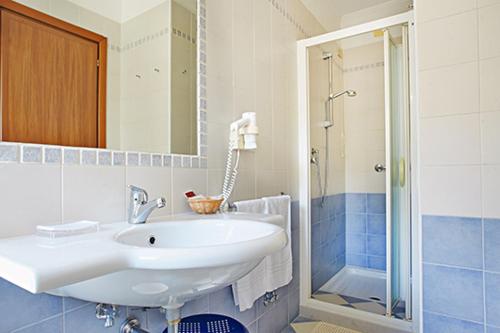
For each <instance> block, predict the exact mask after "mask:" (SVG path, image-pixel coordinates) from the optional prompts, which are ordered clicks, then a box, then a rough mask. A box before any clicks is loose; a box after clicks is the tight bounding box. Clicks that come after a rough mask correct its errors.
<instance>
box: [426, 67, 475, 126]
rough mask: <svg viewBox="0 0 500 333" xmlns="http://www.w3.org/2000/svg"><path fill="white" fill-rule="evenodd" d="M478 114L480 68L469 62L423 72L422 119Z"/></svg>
mask: <svg viewBox="0 0 500 333" xmlns="http://www.w3.org/2000/svg"><path fill="white" fill-rule="evenodd" d="M473 112H479V64H478V63H477V62H469V63H465V64H459V65H454V66H449V67H441V68H438V69H433V70H427V71H422V72H420V115H421V116H422V117H433V116H443V115H451V114H465V113H473Z"/></svg>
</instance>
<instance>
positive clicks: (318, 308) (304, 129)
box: [297, 10, 422, 332]
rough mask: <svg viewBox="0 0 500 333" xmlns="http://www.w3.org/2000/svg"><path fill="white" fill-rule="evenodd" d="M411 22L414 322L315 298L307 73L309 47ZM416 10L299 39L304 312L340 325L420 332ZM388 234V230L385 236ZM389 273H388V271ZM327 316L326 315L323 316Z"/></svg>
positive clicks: (302, 311) (412, 305)
mask: <svg viewBox="0 0 500 333" xmlns="http://www.w3.org/2000/svg"><path fill="white" fill-rule="evenodd" d="M401 24H407V25H408V43H409V76H410V78H409V86H410V89H409V94H410V142H411V147H410V149H411V155H410V165H411V169H412V170H413V172H411V174H410V177H411V178H410V179H411V183H412V184H414V186H412V188H411V212H410V214H411V218H412V225H411V234H412V242H411V244H410V246H411V252H412V257H411V263H410V265H411V270H412V281H411V282H412V284H411V289H412V294H411V308H412V322H408V321H404V320H400V319H394V318H390V317H386V316H381V315H378V314H374V313H370V312H363V311H360V310H356V309H351V308H347V307H343V306H340V305H336V304H330V303H326V302H322V301H319V300H317V299H314V298H312V295H311V294H312V293H311V227H310V226H311V204H310V202H311V176H310V168H311V166H310V159H309V152H310V149H311V146H310V118H309V73H308V67H309V66H308V64H309V61H308V48H309V47H313V46H318V45H320V44H324V43H328V42H332V41H336V40H341V39H344V38H348V37H353V36H357V35H360V34H364V33H370V32H373V31H375V30H381V29H385V28H388V27H391V26H396V25H401ZM414 24H415V23H414V13H413V10H411V11H408V12H406V13H402V14H398V15H394V16H391V17H387V18H383V19H379V20H375V21H372V22H368V23H364V24H360V25H356V26H353V27H349V28H344V29H341V30H337V31H333V32H330V33H326V34H322V35H319V36H315V37H311V38H308V39H303V40H300V41H298V42H297V70H298V72H297V75H298V76H297V83H298V94H297V95H298V111H299V119H298V120H299V147H298V148H299V193H300V249H301V250H300V311H301V314H305V315H310V316H312V317H314V318H318V319H322V317H323V318H325V317H328V318H333V319H335V320H336V322H337V323H338V324H341V325H342V323H343V322H342V320H344V321H345V324H346V325H348V324H349V323H352V319H354V318H356V319H357V320H361V321H363V322H364V323H365V324H366V323H367V324H371V325H373V324H375V325H379V326H382V327H390V328H393V329H395V330H402V331H408V332H422V318H421V315H420V309H421V299H422V297H421V296H422V295H421V293H422V292H421V279H422V278H421V269H420V258H421V237H420V225H421V223H420V216H419V213H418V212H419V209H418V207H419V200H418V198H419V196H418V170H419V169H418V164H417V163H418V160H417V152H418V149H417V148H418V147H417V142H418V116H417V112H416V111H417V98H416V96H417V91H416V86H417V85H416V74H417V72H416V53H415V25H414ZM387 237H390V235H387ZM387 274H390V272H387ZM323 320H325V319H323Z"/></svg>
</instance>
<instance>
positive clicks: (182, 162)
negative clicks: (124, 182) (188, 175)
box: [0, 142, 207, 169]
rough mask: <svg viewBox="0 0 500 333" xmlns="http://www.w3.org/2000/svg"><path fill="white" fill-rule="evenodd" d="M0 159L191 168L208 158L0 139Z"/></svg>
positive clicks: (7, 161) (203, 163) (22, 161)
mask: <svg viewBox="0 0 500 333" xmlns="http://www.w3.org/2000/svg"><path fill="white" fill-rule="evenodd" d="M172 161H173V162H172ZM0 163H19V164H47V165H65V166H69V165H82V166H101V167H106V166H109V167H111V166H128V167H155V168H159V167H165V168H170V167H172V166H173V167H174V168H193V169H198V168H206V167H207V159H206V158H205V157H202V156H195V155H179V154H156V153H141V152H130V151H129V152H125V151H113V150H105V149H92V148H75V147H60V146H48V145H35V144H24V143H11V142H0Z"/></svg>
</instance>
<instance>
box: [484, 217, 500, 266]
mask: <svg viewBox="0 0 500 333" xmlns="http://www.w3.org/2000/svg"><path fill="white" fill-rule="evenodd" d="M499 254H500V220H492V219H485V220H484V265H485V269H486V270H488V271H494V272H500V255H499Z"/></svg>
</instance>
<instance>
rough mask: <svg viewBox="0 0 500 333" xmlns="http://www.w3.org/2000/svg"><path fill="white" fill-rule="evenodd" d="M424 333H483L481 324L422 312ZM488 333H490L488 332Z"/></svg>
mask: <svg viewBox="0 0 500 333" xmlns="http://www.w3.org/2000/svg"><path fill="white" fill-rule="evenodd" d="M424 332H425V333H484V328H483V325H482V324H478V323H473V322H470V321H465V320H460V319H455V318H451V317H446V316H442V315H438V314H434V313H429V312H424ZM488 333H490V332H489V331H488Z"/></svg>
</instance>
